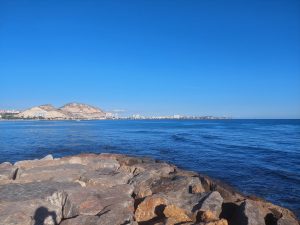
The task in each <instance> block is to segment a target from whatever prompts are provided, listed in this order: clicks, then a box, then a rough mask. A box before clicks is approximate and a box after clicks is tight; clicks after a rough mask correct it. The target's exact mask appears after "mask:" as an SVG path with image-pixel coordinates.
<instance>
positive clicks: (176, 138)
mask: <svg viewBox="0 0 300 225" xmlns="http://www.w3.org/2000/svg"><path fill="white" fill-rule="evenodd" d="M172 139H173V140H174V141H178V142H190V141H191V140H189V139H188V138H186V137H184V136H183V135H180V134H174V135H172Z"/></svg>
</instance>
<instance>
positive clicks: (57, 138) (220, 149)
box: [0, 120, 300, 217]
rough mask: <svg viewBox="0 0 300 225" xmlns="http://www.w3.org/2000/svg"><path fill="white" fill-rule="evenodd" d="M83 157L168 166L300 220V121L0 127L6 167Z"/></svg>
mask: <svg viewBox="0 0 300 225" xmlns="http://www.w3.org/2000/svg"><path fill="white" fill-rule="evenodd" d="M81 152H96V153H100V152H111V153H125V154H130V155H142V156H150V157H154V158H157V159H161V160H166V161H169V162H172V163H175V164H176V165H178V166H180V167H182V168H185V169H189V170H194V171H198V172H201V173H203V174H207V175H209V176H211V177H214V178H218V179H221V180H223V181H225V182H226V183H228V184H230V185H232V186H233V187H236V188H237V189H239V190H241V191H242V192H244V193H246V194H255V195H257V196H260V197H263V198H265V199H267V200H269V201H271V202H273V203H276V204H279V205H282V206H285V207H288V208H290V209H292V210H293V211H294V212H296V214H297V215H298V217H299V216H300V120H207V121H192V120H183V121H180V120H179V121H178V120H174V121H172V120H168V121H167V120H161V121H19V122H16V121H0V163H1V162H4V161H10V162H15V161H18V160H24V159H35V158H41V157H43V156H45V155H47V154H53V156H54V157H61V156H65V155H72V154H78V153H81Z"/></svg>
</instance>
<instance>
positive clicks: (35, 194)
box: [0, 154, 298, 225]
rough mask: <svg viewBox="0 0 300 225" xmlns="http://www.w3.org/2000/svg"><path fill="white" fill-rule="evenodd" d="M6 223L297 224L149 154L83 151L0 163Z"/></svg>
mask: <svg viewBox="0 0 300 225" xmlns="http://www.w3.org/2000/svg"><path fill="white" fill-rule="evenodd" d="M0 224H1V225H13V224H21V225H43V224H44V225H58V224H60V225H124V224H132V225H138V224H141V225H145V224H149V225H151V224H153V225H154V224H156V225H159V224H161V225H163V224H166V225H175V224H186V225H192V224H198V225H228V224H229V225H276V224H277V225H287V224H289V225H296V224H298V221H297V219H296V218H295V216H294V214H293V213H292V212H291V211H289V210H288V209H285V208H282V207H279V206H276V205H273V204H271V203H269V202H265V201H263V200H259V199H254V198H250V197H247V196H244V195H243V194H240V193H238V192H236V191H234V190H233V189H232V188H230V187H228V186H226V185H224V184H222V183H220V182H218V181H215V180H213V179H211V178H209V177H206V176H202V175H199V174H197V173H194V172H189V171H184V170H181V169H179V168H177V167H176V166H174V165H170V164H167V163H164V162H159V161H156V160H153V159H149V158H135V157H129V156H125V155H115V154H100V155H96V154H82V155H78V156H71V157H63V158H59V159H55V158H53V157H52V156H51V155H49V156H46V157H44V158H43V159H40V160H27V161H20V162H17V163H15V164H14V165H12V164H10V163H2V164H0Z"/></svg>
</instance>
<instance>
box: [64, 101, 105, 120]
mask: <svg viewBox="0 0 300 225" xmlns="http://www.w3.org/2000/svg"><path fill="white" fill-rule="evenodd" d="M59 110H60V111H62V112H63V113H65V114H66V115H68V116H70V117H71V118H79V119H99V118H105V116H106V114H105V112H103V111H102V110H101V109H99V108H96V107H94V106H90V105H86V104H80V103H69V104H66V105H64V106H63V107H61V108H59Z"/></svg>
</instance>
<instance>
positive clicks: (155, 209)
mask: <svg viewBox="0 0 300 225" xmlns="http://www.w3.org/2000/svg"><path fill="white" fill-rule="evenodd" d="M166 205H167V200H166V199H165V198H164V197H163V196H161V195H152V196H150V197H146V198H145V200H144V201H143V202H142V203H140V204H139V205H138V207H137V209H136V211H135V220H136V221H137V222H142V221H149V220H151V219H153V218H156V217H162V215H163V210H164V208H165V206H166Z"/></svg>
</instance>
